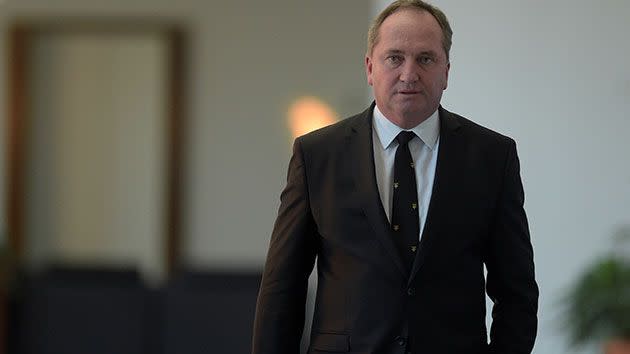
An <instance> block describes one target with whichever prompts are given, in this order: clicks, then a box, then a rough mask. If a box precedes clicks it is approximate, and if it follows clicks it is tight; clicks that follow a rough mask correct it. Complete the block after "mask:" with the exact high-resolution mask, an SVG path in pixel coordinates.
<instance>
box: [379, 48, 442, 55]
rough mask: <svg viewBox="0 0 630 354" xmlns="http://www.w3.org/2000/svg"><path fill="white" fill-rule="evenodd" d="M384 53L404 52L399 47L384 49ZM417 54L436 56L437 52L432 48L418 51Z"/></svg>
mask: <svg viewBox="0 0 630 354" xmlns="http://www.w3.org/2000/svg"><path fill="white" fill-rule="evenodd" d="M385 53H386V54H405V52H404V51H402V50H400V49H388V50H386V51H385ZM419 55H430V56H436V55H437V53H436V52H435V51H434V50H423V51H421V52H420V53H419Z"/></svg>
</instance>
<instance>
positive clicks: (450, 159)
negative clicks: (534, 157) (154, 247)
mask: <svg viewBox="0 0 630 354" xmlns="http://www.w3.org/2000/svg"><path fill="white" fill-rule="evenodd" d="M451 36H452V31H451V28H450V26H449V24H448V21H447V19H446V17H445V15H444V14H443V13H442V12H441V11H440V10H439V9H437V8H435V7H433V6H431V5H428V4H426V3H424V2H422V1H419V0H416V1H413V0H406V1H403V0H401V1H396V2H394V3H393V4H392V5H390V6H389V7H388V8H387V9H385V10H384V11H383V13H381V15H380V16H379V17H378V18H377V19H376V20H375V22H374V24H373V25H372V28H371V29H370V31H369V34H368V51H367V55H366V59H365V65H366V72H367V79H368V83H369V84H370V85H371V86H372V87H373V91H374V97H375V104H372V106H371V107H370V108H368V109H367V110H366V111H364V112H363V113H361V114H358V115H356V116H354V117H350V118H348V119H346V120H343V121H341V122H339V123H337V124H334V125H332V126H329V127H326V128H323V129H320V130H318V131H315V132H313V133H310V134H307V135H305V136H302V137H300V138H298V139H296V141H295V144H294V153H293V157H292V158H291V162H290V164H289V172H288V178H287V185H286V188H285V189H284V191H283V193H282V195H281V206H280V210H279V214H278V218H277V220H276V224H275V227H274V230H273V234H272V237H271V243H270V246H269V253H268V257H267V262H266V265H265V270H264V274H263V279H262V284H261V286H260V293H259V296H258V304H257V309H256V320H255V324H254V340H253V351H252V352H253V353H254V354H282V353H291V354H296V353H298V352H299V343H300V337H301V334H302V328H303V324H304V307H305V306H304V305H305V298H306V293H307V280H308V277H309V274H310V272H311V270H312V268H313V265H314V261H315V259H316V258H317V276H318V287H317V295H316V304H315V310H314V317H313V325H312V331H311V334H310V339H311V341H310V347H309V353H320V352H326V353H329V352H332V353H357V354H358V353H361V354H368V353H369V354H393V353H401V354H403V353H414V354H421V353H422V354H423V353H427V354H458V353H462V354H464V353H465V354H477V353H492V354H517V353H519V354H520V353H530V352H531V350H532V347H533V344H534V338H535V335H536V326H537V319H536V312H537V304H538V287H537V285H536V282H535V279H534V265H533V252H532V246H531V243H530V238H529V231H528V226H527V220H526V216H525V212H524V210H523V199H524V197H523V188H522V183H521V180H520V175H519V174H520V172H519V161H518V157H517V154H516V147H515V143H514V141H513V140H511V139H510V138H507V137H505V136H502V135H500V134H498V133H495V132H492V131H490V130H488V129H486V128H483V127H481V126H479V125H477V124H475V123H473V122H471V121H469V120H467V119H465V118H463V117H461V116H459V115H456V114H454V113H451V112H449V111H447V110H445V109H443V108H442V107H441V106H440V99H441V97H442V92H443V90H444V89H446V87H447V82H448V72H449V68H450V64H449V50H450V47H451ZM484 265H485V266H486V268H487V279H486V278H484ZM485 291H487V293H488V295H489V296H490V298H491V299H492V300H493V301H494V306H493V310H492V314H493V322H492V328H491V331H490V343H488V341H487V330H486V325H485V315H486V308H485Z"/></svg>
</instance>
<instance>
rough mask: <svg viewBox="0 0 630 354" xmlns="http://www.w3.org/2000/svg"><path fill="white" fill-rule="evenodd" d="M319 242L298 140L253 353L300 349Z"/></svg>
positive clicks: (259, 310) (282, 200)
mask: <svg viewBox="0 0 630 354" xmlns="http://www.w3.org/2000/svg"><path fill="white" fill-rule="evenodd" d="M317 244H318V243H317V229H316V226H315V222H314V221H313V217H312V214H311V209H310V204H309V197H308V188H307V183H306V172H305V166H304V158H303V155H302V148H301V144H300V140H299V139H297V140H296V141H295V143H294V145H293V156H292V157H291V161H290V163H289V171H288V176H287V185H286V187H285V189H284V190H283V192H282V194H281V196H280V209H279V211H278V217H277V219H276V223H275V225H274V229H273V232H272V235H271V242H270V245H269V251H268V253H267V261H266V263H265V270H264V272H263V277H262V283H261V285H260V291H259V293H258V302H257V304H256V318H255V320H254V333H253V346H252V354H283V353H287V354H295V353H299V352H300V339H301V337H302V331H303V327H304V312H305V303H306V294H307V289H308V277H309V275H310V273H311V271H312V269H313V264H314V262H315V256H316V254H317V247H318V246H317Z"/></svg>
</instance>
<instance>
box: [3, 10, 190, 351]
mask: <svg viewBox="0 0 630 354" xmlns="http://www.w3.org/2000/svg"><path fill="white" fill-rule="evenodd" d="M156 31H157V32H159V33H163V34H164V36H165V40H167V41H168V48H169V50H168V55H169V60H168V62H169V67H168V74H167V81H168V86H167V90H168V102H167V104H166V105H165V107H166V109H167V125H166V137H165V139H166V143H167V156H166V157H165V158H166V166H167V169H166V171H167V172H166V173H167V175H166V183H165V186H164V188H165V193H166V194H165V195H166V208H165V215H164V218H163V220H164V221H163V226H162V227H163V229H164V230H165V235H164V236H165V240H164V242H165V244H164V252H165V253H164V254H163V257H164V259H165V262H166V263H165V268H166V275H167V276H168V275H170V274H172V273H173V271H174V270H176V269H177V268H178V267H179V264H180V260H179V254H180V247H181V246H180V244H181V242H180V238H181V235H180V233H181V220H182V215H181V205H182V195H183V193H182V192H183V191H182V181H183V178H184V175H183V171H184V169H183V163H182V160H183V159H182V154H183V147H182V144H183V142H184V140H185V137H184V132H185V123H186V121H185V114H186V112H185V108H186V107H185V103H186V101H185V99H186V92H187V86H186V80H185V78H186V60H187V56H186V54H187V53H186V51H187V49H188V48H187V36H186V32H185V31H184V30H183V29H182V27H181V26H180V25H178V24H177V23H175V22H174V21H168V20H149V19H147V18H122V19H121V18H83V17H82V18H78V17H77V18H73V17H70V18H58V17H56V18H35V19H22V20H18V21H15V23H14V24H13V25H12V26H11V27H10V29H9V32H8V40H9V46H8V49H9V53H8V63H7V64H8V67H7V69H8V70H7V73H8V78H7V79H8V80H7V81H8V85H7V87H8V100H7V113H8V115H7V118H8V119H7V128H8V129H7V133H6V142H7V159H6V171H7V180H6V201H5V203H6V212H7V244H8V249H9V252H10V254H11V255H12V257H11V263H12V264H11V267H10V268H11V269H19V268H21V267H22V266H23V264H24V254H25V235H24V230H25V227H24V222H25V192H26V191H25V180H26V170H25V167H26V162H27V161H26V156H27V154H26V153H27V152H26V147H27V146H28V142H27V141H26V139H28V136H29V134H28V129H29V128H28V124H27V123H28V117H27V115H28V108H27V105H28V104H29V103H28V102H29V95H30V88H29V87H28V82H30V80H29V76H28V75H29V72H28V67H27V66H28V65H27V63H28V58H27V55H28V51H29V46H30V44H31V43H32V39H33V37H34V36H35V35H37V34H42V33H51V32H52V33H59V32H61V33H94V34H99V33H100V34H108V33H109V34H126V33H129V34H138V33H155V32H156ZM7 276H9V277H10V276H11V274H8V275H7ZM3 288H4V287H2V286H0V354H4V352H5V348H6V347H7V345H6V343H7V340H6V334H7V330H8V328H7V315H6V313H7V309H8V306H7V293H6V292H4V291H5V290H6V289H3Z"/></svg>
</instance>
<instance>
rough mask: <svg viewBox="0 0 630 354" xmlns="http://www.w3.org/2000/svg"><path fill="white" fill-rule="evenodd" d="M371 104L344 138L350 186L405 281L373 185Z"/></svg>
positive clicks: (376, 186)
mask: <svg viewBox="0 0 630 354" xmlns="http://www.w3.org/2000/svg"><path fill="white" fill-rule="evenodd" d="M373 110H374V104H372V106H371V107H370V108H368V109H367V110H366V111H365V112H363V113H362V114H360V116H359V117H358V119H357V120H356V123H355V124H354V125H353V126H352V127H351V129H350V132H349V134H348V136H347V141H348V151H349V152H350V154H349V156H351V158H352V160H353V161H351V162H350V164H349V165H348V166H352V167H353V169H354V171H353V175H354V183H355V186H356V188H357V192H358V195H359V198H361V201H360V203H361V207H362V208H363V211H364V212H365V214H366V216H367V219H368V221H369V223H370V225H371V226H372V229H373V230H374V234H375V236H376V239H377V240H378V241H379V242H380V244H381V246H382V247H383V248H384V249H385V252H386V253H387V255H388V256H389V258H391V260H392V261H393V262H394V264H395V265H396V268H397V269H398V270H399V272H400V275H401V276H402V277H403V278H404V279H405V280H406V279H407V278H408V276H409V273H408V270H407V269H406V267H405V266H404V265H403V262H402V259H401V257H400V255H399V254H398V250H397V248H396V245H395V244H394V241H393V239H392V237H391V234H390V232H391V231H390V226H389V221H388V220H387V214H386V213H385V210H384V209H383V204H382V202H381V198H380V195H379V191H378V185H377V183H376V173H375V171H374V149H373V147H372V112H373Z"/></svg>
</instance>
